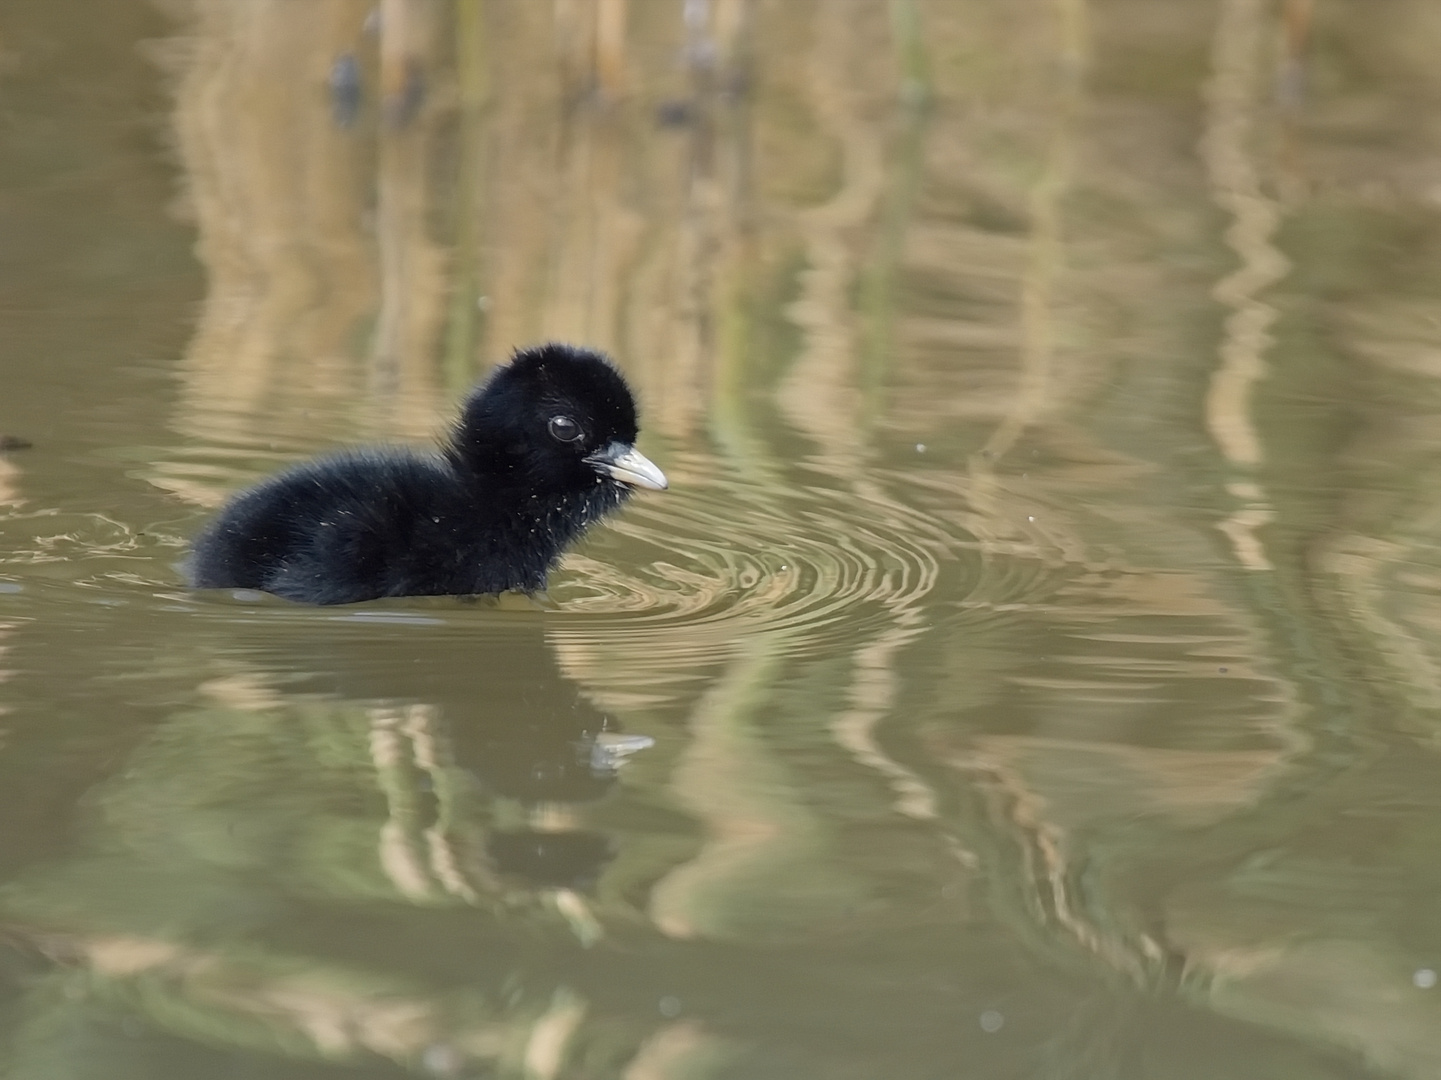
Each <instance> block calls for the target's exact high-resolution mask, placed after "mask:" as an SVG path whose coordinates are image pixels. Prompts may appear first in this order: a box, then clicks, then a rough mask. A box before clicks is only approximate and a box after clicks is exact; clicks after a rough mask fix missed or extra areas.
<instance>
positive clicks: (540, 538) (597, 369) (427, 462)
mask: <svg viewBox="0 0 1441 1080" xmlns="http://www.w3.org/2000/svg"><path fill="white" fill-rule="evenodd" d="M635 437H636V420H635V404H634V399H633V398H632V397H631V394H630V391H629V389H628V388H627V387H626V385H625V382H624V380H623V379H622V378H621V376H620V374H619V372H617V371H616V370H615V369H614V368H613V367H612V366H611V365H610V364H609V362H608V361H606V360H605V359H604V358H603V357H601V356H600V355H599V354H597V353H594V352H591V351H589V350H583V349H575V348H571V347H569V346H563V345H546V346H541V347H540V348H536V349H531V350H526V351H524V352H520V353H517V354H516V357H515V358H514V360H513V361H512V362H511V363H510V364H509V365H507V366H506V367H503V368H500V369H498V370H497V372H496V373H495V374H494V375H493V376H492V378H491V379H490V380H489V381H487V382H486V383H485V384H484V385H483V386H481V387H480V388H479V389H477V390H476V391H475V392H474V393H473V394H472V395H471V396H470V398H469V399H468V400H467V402H466V404H465V406H464V408H463V410H462V414H461V418H460V420H459V422H458V423H457V424H456V426H455V429H454V431H453V432H452V436H451V439H450V441H449V442H448V444H447V445H445V446H444V447H443V448H442V450H441V452H439V453H431V454H426V453H420V452H416V451H412V450H401V449H372V450H359V451H349V452H345V453H341V454H338V455H335V456H332V457H328V458H322V459H320V460H318V461H314V462H307V463H305V464H302V465H298V466H295V467H294V468H291V469H289V470H287V471H285V472H282V473H280V474H279V475H277V476H274V477H272V478H270V479H269V480H266V481H264V482H262V483H261V484H259V485H257V486H256V487H254V488H252V489H250V490H249V491H246V492H244V493H242V494H241V495H239V496H237V497H236V498H235V499H234V500H233V501H232V502H231V503H230V504H229V505H228V506H226V507H225V508H224V509H223V510H222V511H221V513H220V514H219V515H218V516H217V517H216V518H215V520H214V521H212V522H211V523H210V525H208V526H207V527H206V529H205V530H204V531H203V532H202V533H201V535H200V536H199V537H198V538H197V539H196V541H195V547H194V554H193V557H192V561H191V567H190V574H191V581H192V584H194V585H195V586H197V587H200V588H252V589H261V590H264V591H266V592H272V593H275V594H277V595H279V596H284V597H287V598H288V599H291V600H296V601H300V602H303V603H312V604H342V603H351V602H354V601H358V600H369V599H374V598H377V597H382V596H418V595H438V594H439V595H466V594H476V593H498V592H503V591H505V590H508V589H519V590H524V591H527V592H529V591H535V590H537V589H541V588H544V587H545V581H546V575H547V573H548V571H549V570H550V568H551V567H552V566H553V565H554V563H555V562H556V560H557V559H558V558H559V557H560V554H561V552H562V551H563V550H564V549H565V547H566V546H567V545H568V544H569V543H571V542H572V541H573V540H574V539H575V538H576V537H578V536H579V535H580V533H581V532H582V531H583V530H584V529H585V528H586V527H587V526H588V525H589V524H590V523H592V522H594V521H595V520H596V519H597V518H599V517H601V516H603V515H604V514H606V513H609V512H610V511H612V510H614V509H616V508H617V507H619V506H620V505H621V503H622V502H624V501H625V499H626V497H627V496H628V495H629V494H630V491H631V489H632V487H634V486H642V487H651V488H661V487H664V486H665V478H664V476H662V475H661V473H660V471H659V470H658V469H656V468H655V466H654V465H652V464H651V463H650V462H649V461H647V460H646V459H645V458H644V457H643V456H641V455H640V454H639V453H638V452H637V451H636V450H635V449H634V446H633V443H634V440H635Z"/></svg>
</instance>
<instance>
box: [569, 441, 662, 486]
mask: <svg viewBox="0 0 1441 1080" xmlns="http://www.w3.org/2000/svg"><path fill="white" fill-rule="evenodd" d="M585 460H586V461H587V462H589V463H590V465H592V466H593V467H594V468H595V470H596V471H597V472H602V473H605V474H606V475H607V476H609V477H611V478H612V479H614V480H619V481H620V482H621V483H622V484H630V485H631V486H633V487H641V488H649V489H650V490H651V491H664V490H665V489H666V488H668V487H670V485H669V484H668V483H666V479H665V473H663V472H661V471H660V470H659V469H657V468H656V467H655V463H654V462H653V461H651V460H650V458H648V457H646V456H645V455H644V454H642V453H641V452H640V451H639V450H637V449H636V448H635V447H634V446H627V445H626V444H625V443H619V442H613V443H611V444H610V445H609V446H607V447H605V448H604V449H601V450H597V451H596V452H595V453H594V454H591V455H590V457H588V458H586V459H585Z"/></svg>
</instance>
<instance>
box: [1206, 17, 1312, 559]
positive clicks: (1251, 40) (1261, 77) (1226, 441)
mask: <svg viewBox="0 0 1441 1080" xmlns="http://www.w3.org/2000/svg"><path fill="white" fill-rule="evenodd" d="M1272 27H1273V21H1272V19H1271V5H1270V4H1268V3H1266V2H1264V0H1224V2H1223V3H1222V5H1221V15H1220V20H1219V22H1218V23H1217V26H1216V37H1215V43H1214V46H1213V52H1212V56H1211V64H1212V71H1211V82H1210V84H1209V85H1208V86H1207V91H1206V96H1207V104H1208V107H1209V109H1208V116H1207V121H1208V122H1207V129H1206V135H1205V138H1204V139H1203V140H1202V142H1201V155H1202V157H1203V159H1204V160H1205V162H1206V166H1207V171H1208V172H1209V174H1210V178H1211V185H1212V190H1213V198H1215V200H1216V202H1217V203H1218V204H1219V205H1220V206H1221V207H1222V208H1223V209H1225V210H1226V211H1227V212H1228V213H1230V215H1231V217H1232V221H1231V225H1230V227H1229V228H1228V229H1227V230H1226V241H1227V243H1228V244H1229V245H1230V246H1231V248H1232V249H1233V250H1234V251H1235V253H1236V255H1237V256H1238V257H1239V259H1240V261H1241V265H1240V267H1238V268H1237V269H1236V271H1235V272H1234V273H1232V274H1231V275H1230V276H1228V277H1226V278H1225V279H1224V280H1223V281H1221V282H1220V283H1219V284H1217V286H1216V290H1215V296H1216V299H1217V300H1219V301H1220V302H1221V303H1222V304H1224V305H1225V306H1226V307H1228V308H1230V309H1232V310H1231V314H1230V315H1228V316H1227V318H1226V329H1225V337H1224V339H1223V341H1222V343H1221V365H1220V367H1219V368H1218V369H1217V370H1216V373H1215V374H1214V375H1213V376H1212V378H1211V389H1210V392H1209V393H1208V394H1207V396H1206V426H1207V428H1208V429H1209V430H1210V432H1211V437H1212V438H1213V439H1215V440H1216V445H1217V446H1218V447H1219V448H1220V450H1221V453H1222V454H1224V455H1225V457H1226V460H1227V461H1228V462H1230V463H1231V464H1232V465H1233V466H1236V467H1238V468H1243V469H1254V468H1255V467H1256V466H1258V465H1260V464H1261V459H1262V449H1261V442H1260V439H1259V438H1258V436H1257V433H1256V429H1255V425H1254V422H1253V421H1252V419H1251V407H1252V406H1251V398H1252V393H1253V390H1254V388H1255V385H1256V383H1257V382H1258V381H1259V380H1260V379H1261V378H1262V377H1263V376H1264V375H1265V373H1266V364H1265V352H1266V349H1267V348H1268V347H1269V346H1270V344H1271V341H1272V336H1271V329H1270V328H1271V325H1272V324H1273V323H1274V322H1275V321H1276V309H1275V308H1274V307H1273V306H1272V305H1270V304H1268V303H1266V302H1265V301H1264V300H1261V299H1259V296H1260V294H1261V293H1262V292H1264V291H1265V290H1266V289H1267V288H1269V287H1270V286H1272V285H1274V284H1275V283H1276V282H1278V281H1280V280H1281V279H1282V278H1284V277H1285V276H1286V273H1287V272H1288V270H1289V269H1290V263H1289V262H1288V261H1287V259H1286V257H1285V256H1284V255H1282V254H1281V252H1280V251H1279V250H1278V249H1277V248H1276V246H1275V244H1274V242H1273V239H1272V238H1273V237H1274V236H1275V233H1276V230H1277V228H1278V227H1279V225H1280V220H1281V212H1280V207H1279V205H1278V204H1277V202H1276V200H1274V199H1272V198H1270V197H1268V196H1267V195H1266V194H1264V193H1263V191H1262V186H1261V177H1260V175H1259V172H1258V170H1257V168H1256V163H1255V158H1256V154H1257V146H1256V142H1257V139H1258V135H1259V133H1258V131H1257V116H1258V112H1259V108H1258V102H1259V99H1260V98H1261V95H1262V94H1263V93H1264V91H1265V90H1266V89H1268V87H1267V86H1266V77H1267V76H1269V75H1271V74H1272V71H1273V68H1272V66H1270V65H1266V64H1265V63H1263V59H1264V50H1265V48H1266V46H1267V45H1268V44H1269V41H1268V36H1267V33H1266V31H1267V30H1269V29H1271V28H1272ZM1226 488H1227V490H1228V491H1229V492H1230V493H1231V495H1232V496H1233V497H1235V498H1236V499H1237V500H1238V501H1240V502H1241V503H1242V504H1243V505H1242V506H1241V507H1240V508H1239V509H1237V510H1236V511H1235V512H1233V513H1232V514H1231V516H1230V517H1228V518H1227V519H1226V520H1225V521H1224V522H1222V524H1221V526H1220V528H1221V531H1222V532H1224V533H1225V534H1226V536H1227V537H1228V538H1229V539H1230V540H1231V544H1232V547H1233V549H1234V550H1235V553H1236V558H1237V560H1238V561H1239V562H1240V563H1241V565H1242V566H1244V567H1246V568H1248V569H1251V570H1269V569H1271V562H1270V560H1269V559H1268V558H1267V557H1266V553H1265V550H1264V547H1263V545H1262V544H1261V542H1260V541H1259V539H1258V538H1257V536H1256V531H1257V529H1259V528H1260V527H1261V526H1263V525H1265V524H1266V523H1267V522H1268V521H1270V520H1271V519H1272V518H1273V517H1274V516H1275V512H1274V511H1273V510H1272V509H1271V508H1270V505H1269V502H1268V500H1267V499H1266V496H1265V493H1264V492H1263V491H1262V489H1261V488H1260V486H1259V485H1258V484H1257V483H1256V482H1255V481H1253V480H1249V479H1244V478H1235V479H1232V480H1230V481H1228V482H1227V485H1226Z"/></svg>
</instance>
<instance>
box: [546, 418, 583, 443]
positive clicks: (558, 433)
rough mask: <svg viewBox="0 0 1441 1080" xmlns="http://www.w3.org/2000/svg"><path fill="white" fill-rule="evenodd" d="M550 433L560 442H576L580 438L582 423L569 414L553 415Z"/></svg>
mask: <svg viewBox="0 0 1441 1080" xmlns="http://www.w3.org/2000/svg"><path fill="white" fill-rule="evenodd" d="M550 434H551V437H552V438H554V439H557V440H559V441H560V442H575V440H576V439H579V438H580V425H579V424H577V423H576V422H575V421H574V420H572V419H571V418H570V417H568V416H552V417H551V418H550Z"/></svg>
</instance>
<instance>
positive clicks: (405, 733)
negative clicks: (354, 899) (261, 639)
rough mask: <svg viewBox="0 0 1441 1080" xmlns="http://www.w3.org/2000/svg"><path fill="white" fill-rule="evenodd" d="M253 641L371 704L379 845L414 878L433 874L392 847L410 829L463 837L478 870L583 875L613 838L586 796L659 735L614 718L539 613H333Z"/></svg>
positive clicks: (279, 666)
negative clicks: (389, 620)
mask: <svg viewBox="0 0 1441 1080" xmlns="http://www.w3.org/2000/svg"><path fill="white" fill-rule="evenodd" d="M259 651H260V656H259V657H258V659H261V660H262V662H263V663H264V665H265V666H266V667H267V668H269V669H271V670H274V671H277V672H280V671H285V672H288V673H290V677H289V678H287V679H285V680H284V681H285V683H286V684H287V687H288V688H289V689H291V690H293V691H295V692H298V693H302V694H316V693H318V694H322V695H324V696H327V697H339V698H342V699H344V700H346V701H350V702H355V703H357V704H361V705H364V706H365V707H366V709H367V713H368V715H369V716H370V719H371V756H372V758H373V759H374V761H375V763H376V767H377V770H378V772H379V774H380V783H381V787H382V789H383V790H384V791H385V794H386V797H387V800H388V802H389V804H390V821H389V822H388V824H387V826H386V830H387V835H386V838H385V840H384V841H383V844H382V859H383V861H385V862H386V866H387V871H388V872H389V873H390V876H391V877H392V879H394V880H397V882H398V883H408V884H402V887H403V888H405V890H406V891H407V892H416V891H417V890H421V891H423V888H424V886H423V879H424V878H426V877H427V876H429V875H428V874H427V873H426V872H425V871H423V870H421V869H420V868H419V867H416V866H411V867H410V869H406V866H407V865H408V864H410V863H413V862H414V859H413V858H411V857H410V856H408V855H404V854H397V851H401V850H402V849H406V847H407V845H406V844H405V842H404V837H405V836H406V835H413V836H414V838H415V841H416V843H415V844H413V845H410V847H414V848H417V849H418V848H422V847H423V848H434V846H435V844H436V840H437V838H439V837H442V836H448V837H450V838H451V839H454V838H455V837H456V836H463V837H465V838H466V842H465V843H464V844H463V846H464V847H465V848H466V849H467V851H468V855H469V858H468V859H460V858H457V859H454V860H453V861H452V871H453V872H459V868H460V867H462V866H463V865H465V864H466V863H471V864H474V866H473V869H475V870H476V872H477V873H476V874H466V875H465V877H466V878H467V880H468V881H472V882H473V879H474V877H475V876H479V877H480V878H481V879H492V878H493V875H502V876H505V877H508V878H511V879H513V880H519V881H520V882H524V883H525V884H528V885H530V886H533V887H538V888H565V889H584V888H587V887H588V886H590V885H591V884H593V883H594V880H595V879H596V877H597V876H598V875H599V873H600V872H601V870H602V869H603V868H604V866H605V864H606V862H607V861H608V860H609V859H610V856H611V853H612V851H611V844H610V842H609V840H608V839H607V838H606V837H605V836H604V835H602V834H600V833H598V832H595V831H593V830H590V829H587V828H586V827H585V814H584V806H583V804H585V803H589V802H593V801H595V800H598V799H600V798H601V797H602V796H603V795H605V794H606V792H607V791H608V790H609V789H610V788H611V786H612V785H613V784H614V783H615V779H616V775H617V772H618V770H619V768H620V766H621V765H622V764H623V762H624V761H625V759H626V758H627V757H628V756H629V755H630V754H632V753H634V752H636V751H638V750H642V749H645V748H646V747H648V746H650V745H651V743H652V740H651V739H649V738H648V737H646V736H641V735H627V734H624V733H622V732H620V731H619V730H618V727H617V725H616V723H615V721H614V720H613V719H611V718H609V717H607V716H606V715H605V714H603V713H602V712H600V711H599V710H597V709H596V708H595V707H594V706H593V705H592V704H591V703H590V702H589V701H588V700H587V699H586V697H585V696H584V695H583V694H582V693H581V692H580V690H579V688H578V687H577V686H576V685H575V684H574V683H572V682H571V681H569V680H568V679H566V678H565V677H564V676H563V675H562V674H561V673H560V670H559V669H558V667H557V666H556V663H555V659H554V657H553V656H552V654H551V652H550V649H549V648H548V646H547V645H546V643H545V640H544V637H543V629H542V626H541V622H540V620H539V619H536V618H533V617H524V616H516V617H507V616H502V615H496V616H494V617H492V618H488V619H480V620H476V621H475V622H470V621H467V623H466V625H465V626H464V628H463V629H459V630H458V628H456V627H444V628H441V627H434V628H433V627H429V626H425V627H413V626H407V625H394V624H380V625H376V624H373V623H370V624H361V625H352V626H337V627H334V628H327V632H326V633H324V634H323V635H319V636H311V637H310V638H309V639H308V640H307V641H306V643H305V644H304V645H303V646H302V647H301V648H300V650H299V651H296V650H294V649H291V648H285V649H283V650H282V649H276V648H271V647H266V648H263V649H261V650H259ZM397 845H400V846H399V847H397ZM426 861H427V862H433V861H434V860H433V859H429V858H428V859H426ZM443 876H444V875H442V877H443ZM492 884H495V882H494V881H493V880H492ZM470 887H472V886H470V885H461V884H458V883H451V885H450V888H449V891H452V892H466V891H468V890H469V888H470Z"/></svg>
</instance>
